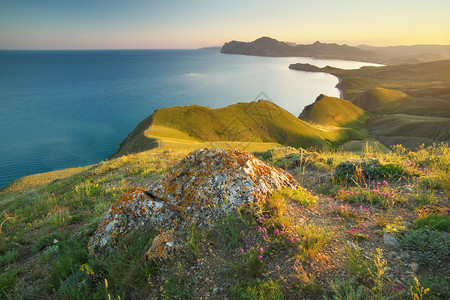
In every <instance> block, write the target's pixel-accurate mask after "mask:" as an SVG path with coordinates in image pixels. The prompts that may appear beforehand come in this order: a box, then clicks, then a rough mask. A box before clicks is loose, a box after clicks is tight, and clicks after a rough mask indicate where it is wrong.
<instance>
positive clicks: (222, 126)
mask: <svg viewBox="0 0 450 300" xmlns="http://www.w3.org/2000/svg"><path fill="white" fill-rule="evenodd" d="M360 137H361V134H360V133H359V132H358V131H356V130H354V129H348V128H318V127H316V126H313V125H311V124H308V123H307V122H305V121H302V120H299V119H298V118H296V117H295V116H293V115H292V114H290V113H289V112H287V111H286V110H284V109H282V108H281V107H279V106H277V105H275V104H274V103H272V102H270V101H266V100H260V101H257V102H251V103H238V104H234V105H230V106H227V107H224V108H218V109H211V108H209V107H205V106H197V105H192V106H186V107H181V106H177V107H169V108H164V109H160V110H157V111H155V112H154V114H153V115H152V116H150V117H148V118H147V119H146V120H144V121H143V122H141V123H140V124H139V126H138V127H137V128H136V129H135V130H134V131H133V132H132V133H131V134H130V135H129V136H128V137H127V139H126V140H125V141H124V142H123V143H122V144H121V147H120V148H119V150H118V152H117V153H116V154H114V156H115V157H117V156H120V155H123V154H126V153H133V152H139V151H142V150H143V149H144V150H145V149H150V148H154V147H156V146H157V145H160V146H161V147H163V148H167V149H169V148H181V149H186V148H189V149H195V148H200V147H203V146H205V145H209V144H211V143H213V144H214V145H218V146H222V147H225V148H241V149H242V148H245V149H249V148H248V147H251V149H252V150H266V149H268V148H270V147H273V146H274V145H289V146H294V147H305V148H308V147H319V148H323V147H328V146H329V145H330V144H331V143H340V142H342V141H343V140H347V139H349V138H360ZM250 144H251V145H250Z"/></svg>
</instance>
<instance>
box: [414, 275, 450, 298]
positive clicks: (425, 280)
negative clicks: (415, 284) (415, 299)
mask: <svg viewBox="0 0 450 300" xmlns="http://www.w3.org/2000/svg"><path fill="white" fill-rule="evenodd" d="M420 283H421V284H422V285H423V286H425V287H427V288H429V289H430V291H429V292H428V293H427V297H428V298H427V299H432V300H439V299H450V285H448V283H447V279H446V278H445V277H444V278H443V277H442V276H441V275H428V276H426V275H424V276H421V277H420Z"/></svg>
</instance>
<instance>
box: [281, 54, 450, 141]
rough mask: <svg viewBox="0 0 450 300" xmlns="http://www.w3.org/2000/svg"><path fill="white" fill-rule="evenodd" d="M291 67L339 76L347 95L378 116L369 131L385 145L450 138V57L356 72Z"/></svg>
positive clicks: (292, 65)
mask: <svg viewBox="0 0 450 300" xmlns="http://www.w3.org/2000/svg"><path fill="white" fill-rule="evenodd" d="M289 67H290V68H291V69H295V70H301V71H311V70H312V71H314V72H319V71H321V72H325V73H329V74H332V75H335V76H337V77H339V79H340V82H339V84H338V87H339V88H340V89H341V91H342V92H343V95H344V98H345V99H347V100H348V101H350V102H352V103H353V104H355V105H357V106H359V107H361V108H362V109H365V110H366V111H369V112H371V113H373V114H374V115H376V119H375V120H374V121H372V122H370V123H369V124H368V128H369V132H370V133H371V134H372V135H373V137H374V138H376V139H377V140H378V141H380V142H381V143H383V144H384V145H385V146H387V147H391V146H393V145H396V144H402V145H403V146H405V147H410V148H415V147H417V146H419V145H420V144H422V143H424V144H426V145H430V144H432V143H435V142H447V143H448V141H449V140H450V129H449V122H450V60H443V61H437V62H430V63H422V64H408V65H392V66H381V67H362V68H360V69H357V70H342V69H338V68H332V67H325V68H317V67H316V68H314V66H311V65H304V64H291V65H290V66H289Z"/></svg>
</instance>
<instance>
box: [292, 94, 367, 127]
mask: <svg viewBox="0 0 450 300" xmlns="http://www.w3.org/2000/svg"><path fill="white" fill-rule="evenodd" d="M371 117H372V116H371V114H370V113H367V112H366V111H364V110H363V109H361V108H360V107H358V106H356V105H354V104H353V103H351V102H349V101H347V100H343V99H339V98H335V97H328V96H325V95H320V96H319V97H318V98H317V99H316V101H315V102H314V103H313V104H311V105H308V106H307V107H305V109H304V110H303V112H302V113H301V114H300V116H299V118H300V119H302V120H304V121H306V122H309V123H313V124H319V125H325V126H326V125H328V126H337V127H349V128H354V129H360V128H361V127H363V126H364V125H365V123H367V121H368V120H370V119H371Z"/></svg>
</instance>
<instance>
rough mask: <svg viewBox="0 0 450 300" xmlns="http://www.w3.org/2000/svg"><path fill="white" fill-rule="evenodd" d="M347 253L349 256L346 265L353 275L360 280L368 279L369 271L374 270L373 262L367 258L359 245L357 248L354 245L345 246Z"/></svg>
mask: <svg viewBox="0 0 450 300" xmlns="http://www.w3.org/2000/svg"><path fill="white" fill-rule="evenodd" d="M345 251H346V252H347V256H348V260H347V261H346V265H347V267H348V268H349V269H350V272H351V274H352V275H354V276H356V278H358V279H366V278H368V276H369V270H370V269H373V262H372V261H371V260H369V259H367V258H365V256H364V255H363V253H361V250H360V248H359V245H358V244H357V245H356V246H355V247H353V245H345Z"/></svg>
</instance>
